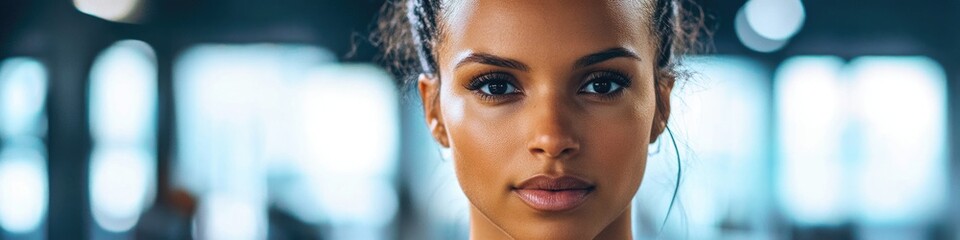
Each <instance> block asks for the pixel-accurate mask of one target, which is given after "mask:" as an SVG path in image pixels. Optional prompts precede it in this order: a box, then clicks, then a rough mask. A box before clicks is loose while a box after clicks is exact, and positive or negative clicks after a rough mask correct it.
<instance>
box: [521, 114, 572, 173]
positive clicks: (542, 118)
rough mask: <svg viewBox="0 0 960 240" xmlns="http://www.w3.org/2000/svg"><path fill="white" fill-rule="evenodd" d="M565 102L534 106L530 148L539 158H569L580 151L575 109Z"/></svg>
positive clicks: (530, 127) (529, 124) (530, 123)
mask: <svg viewBox="0 0 960 240" xmlns="http://www.w3.org/2000/svg"><path fill="white" fill-rule="evenodd" d="M571 108H572V107H571V106H566V105H565V104H563V103H557V102H554V103H551V104H540V105H539V106H534V107H532V109H531V111H529V112H530V113H532V114H533V115H534V116H532V117H531V118H529V119H530V121H531V122H529V123H528V125H527V126H528V127H529V128H528V129H530V131H531V132H530V134H531V135H530V142H529V144H528V149H529V151H530V153H531V154H533V155H534V156H536V157H538V158H551V159H557V158H569V157H571V156H572V155H575V154H577V153H578V152H579V151H580V141H579V139H578V134H577V131H576V127H575V121H576V116H575V111H573V109H571Z"/></svg>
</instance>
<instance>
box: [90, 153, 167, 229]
mask: <svg viewBox="0 0 960 240" xmlns="http://www.w3.org/2000/svg"><path fill="white" fill-rule="evenodd" d="M153 159H154V158H153V153H152V152H147V151H144V150H141V149H135V148H95V149H94V151H93V154H92V155H91V158H90V204H91V207H92V210H93V211H92V212H93V219H94V220H96V221H97V223H98V224H99V225H100V226H101V227H103V228H104V229H106V230H109V231H114V232H122V231H127V230H129V229H130V228H132V227H133V226H134V225H135V224H136V223H137V219H139V217H140V213H141V212H142V211H143V210H145V209H146V208H147V207H148V206H149V203H151V202H152V198H153V195H154V193H153V192H152V191H154V190H153V186H154V185H155V183H154V179H156V177H155V176H156V174H155V169H156V165H155V164H156V163H155V162H154V160H153Z"/></svg>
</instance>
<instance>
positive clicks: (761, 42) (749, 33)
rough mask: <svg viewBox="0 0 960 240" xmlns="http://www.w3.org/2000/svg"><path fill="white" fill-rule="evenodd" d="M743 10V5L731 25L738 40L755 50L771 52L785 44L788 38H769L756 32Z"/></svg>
mask: <svg viewBox="0 0 960 240" xmlns="http://www.w3.org/2000/svg"><path fill="white" fill-rule="evenodd" d="M745 12H746V10H745V7H743V8H740V10H738V11H737V16H736V17H735V18H734V26H733V27H734V31H736V33H737V38H739V39H740V42H741V43H743V45H744V46H746V47H747V48H749V49H751V50H754V51H757V52H773V51H776V50H780V48H783V46H785V45H787V41H788V40H789V39H769V38H766V37H763V36H761V35H760V34H759V33H757V31H756V30H754V29H753V27H752V26H750V23H749V21H748V20H747V14H746V13H745Z"/></svg>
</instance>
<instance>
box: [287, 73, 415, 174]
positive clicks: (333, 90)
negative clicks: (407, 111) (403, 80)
mask: <svg viewBox="0 0 960 240" xmlns="http://www.w3.org/2000/svg"><path fill="white" fill-rule="evenodd" d="M309 79H310V81H309V82H307V83H305V84H304V85H303V86H302V89H301V91H300V93H301V94H302V97H303V104H302V105H300V106H301V108H300V112H301V113H303V114H304V115H303V117H304V120H303V121H302V122H301V124H302V125H301V126H300V129H303V130H304V134H305V135H304V136H305V137H306V144H308V145H307V148H306V149H307V151H308V154H309V155H308V156H306V158H308V159H309V160H310V161H312V162H313V164H316V165H315V167H316V168H318V169H323V171H324V172H325V173H326V174H344V175H352V176H385V175H386V174H387V173H388V171H389V170H390V169H393V168H394V167H395V166H394V165H393V164H394V162H395V160H396V158H397V157H396V155H397V153H398V150H399V149H398V148H399V146H398V145H399V141H398V139H399V134H400V128H399V125H400V124H399V118H400V116H399V103H398V102H399V99H400V98H399V96H398V95H397V93H396V86H395V85H394V84H393V80H391V78H390V76H389V75H387V74H386V73H385V72H383V71H382V70H380V69H378V68H375V67H372V66H363V65H357V66H336V65H331V66H327V67H321V68H318V69H316V70H315V71H314V72H313V74H312V75H310V78H309Z"/></svg>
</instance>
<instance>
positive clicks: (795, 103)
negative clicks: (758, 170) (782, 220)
mask: <svg viewBox="0 0 960 240" xmlns="http://www.w3.org/2000/svg"><path fill="white" fill-rule="evenodd" d="M843 66H844V62H843V60H842V59H840V58H836V57H793V58H790V59H788V60H787V61H785V62H784V63H783V64H782V65H781V66H780V69H779V70H778V71H777V73H776V82H775V86H774V95H775V96H776V97H777V101H776V102H777V114H776V117H777V125H778V126H777V127H778V133H779V135H778V137H779V145H780V147H779V149H778V151H779V154H778V159H779V160H780V162H778V163H777V164H776V165H777V169H776V173H777V176H778V179H777V187H776V189H777V190H778V192H777V195H778V199H779V200H780V205H781V207H782V208H783V210H784V211H785V212H786V213H787V216H788V217H789V218H791V219H793V220H794V221H796V222H797V223H799V224H801V225H831V224H839V223H841V222H842V221H845V220H846V218H848V217H849V214H850V212H849V210H850V207H849V205H848V204H849V202H848V201H847V199H849V196H848V194H849V189H850V186H846V185H845V183H849V182H850V180H851V179H849V174H848V173H847V172H846V171H845V169H847V166H846V165H845V161H844V155H845V152H844V148H843V146H844V145H843V139H844V138H843V134H844V132H845V130H846V129H845V126H846V124H847V120H848V119H847V116H846V115H845V111H846V109H845V108H844V105H845V100H844V96H846V95H847V93H845V91H844V89H845V88H844V86H843V85H844V84H843V83H842V82H841V78H842V74H843Z"/></svg>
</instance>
